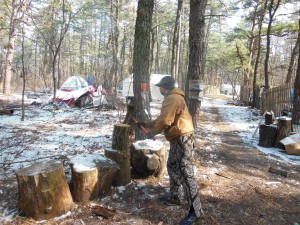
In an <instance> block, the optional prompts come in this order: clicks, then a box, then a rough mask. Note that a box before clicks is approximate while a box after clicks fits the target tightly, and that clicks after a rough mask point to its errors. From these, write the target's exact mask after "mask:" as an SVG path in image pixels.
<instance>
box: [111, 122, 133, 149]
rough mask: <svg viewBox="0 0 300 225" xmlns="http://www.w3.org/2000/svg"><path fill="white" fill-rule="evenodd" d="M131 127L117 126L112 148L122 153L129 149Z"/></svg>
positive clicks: (115, 126) (114, 131) (125, 125)
mask: <svg viewBox="0 0 300 225" xmlns="http://www.w3.org/2000/svg"><path fill="white" fill-rule="evenodd" d="M130 131H131V126H130V125H128V124H115V125H114V130H113V137H112V145H111V146H112V148H113V149H115V150H120V151H127V150H128V149H129V135H130Z"/></svg>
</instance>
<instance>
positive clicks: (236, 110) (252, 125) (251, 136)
mask: <svg viewBox="0 0 300 225" xmlns="http://www.w3.org/2000/svg"><path fill="white" fill-rule="evenodd" d="M212 106H214V107H217V108H218V110H219V113H220V114H221V116H222V118H223V121H224V122H226V123H227V124H228V126H231V127H234V128H235V129H237V134H238V135H240V136H241V138H242V140H243V141H244V142H245V143H246V144H248V145H249V146H253V147H255V148H257V149H258V150H260V151H261V152H264V153H265V154H267V156H268V157H269V158H276V159H277V160H278V158H279V159H280V160H283V161H288V162H290V163H293V164H296V165H300V156H295V155H288V154H286V153H285V151H284V150H282V149H278V148H265V147H261V146H259V145H258V142H259V136H258V133H259V131H258V129H257V127H258V124H259V120H260V119H261V117H260V116H254V115H253V114H254V113H253V110H251V109H248V108H246V107H244V106H232V105H229V104H227V100H222V99H214V100H211V101H209V98H204V101H203V102H202V103H201V108H202V109H204V108H210V107H212ZM262 122H264V119H263V120H262Z"/></svg>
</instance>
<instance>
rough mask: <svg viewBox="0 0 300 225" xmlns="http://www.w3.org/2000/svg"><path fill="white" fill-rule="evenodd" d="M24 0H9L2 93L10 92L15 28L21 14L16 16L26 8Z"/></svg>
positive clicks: (7, 93)
mask: <svg viewBox="0 0 300 225" xmlns="http://www.w3.org/2000/svg"><path fill="white" fill-rule="evenodd" d="M25 6H26V2H24V3H23V2H17V1H16V0H12V1H11V16H10V23H9V34H8V44H7V45H6V57H5V68H4V80H3V94H5V95H10V94H11V76H12V71H13V70H14V69H13V67H12V62H13V58H14V53H15V40H16V35H17V34H16V29H17V26H18V25H19V24H20V22H21V20H22V17H23V15H22V16H21V17H20V18H18V14H19V12H20V11H21V10H22V11H25V10H26V7H25Z"/></svg>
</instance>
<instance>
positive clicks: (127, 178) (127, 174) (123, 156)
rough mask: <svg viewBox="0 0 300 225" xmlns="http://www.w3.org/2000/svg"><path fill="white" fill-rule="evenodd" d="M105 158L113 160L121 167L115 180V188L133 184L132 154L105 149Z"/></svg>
mask: <svg viewBox="0 0 300 225" xmlns="http://www.w3.org/2000/svg"><path fill="white" fill-rule="evenodd" d="M105 156H106V157H107V158H110V159H112V160H113V161H115V162H116V163H117V164H118V165H119V169H118V170H117V171H116V173H115V175H114V178H113V183H112V184H113V186H115V187H119V186H124V185H126V184H129V183H130V182H131V169H130V152H129V150H128V151H118V150H114V149H105Z"/></svg>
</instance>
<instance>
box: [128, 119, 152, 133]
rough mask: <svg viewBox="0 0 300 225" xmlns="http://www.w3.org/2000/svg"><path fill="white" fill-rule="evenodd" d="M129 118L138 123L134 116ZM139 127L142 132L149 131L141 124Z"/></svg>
mask: <svg viewBox="0 0 300 225" xmlns="http://www.w3.org/2000/svg"><path fill="white" fill-rule="evenodd" d="M131 119H132V121H133V122H134V123H138V121H137V120H136V118H134V117H132V118H131ZM140 128H141V130H142V131H143V133H144V134H148V132H149V131H148V129H147V128H145V127H144V126H142V125H141V126H140Z"/></svg>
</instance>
